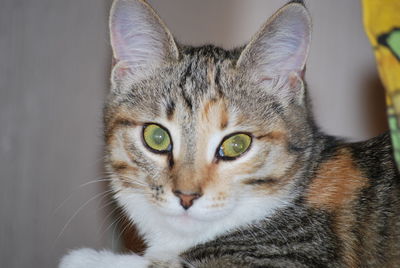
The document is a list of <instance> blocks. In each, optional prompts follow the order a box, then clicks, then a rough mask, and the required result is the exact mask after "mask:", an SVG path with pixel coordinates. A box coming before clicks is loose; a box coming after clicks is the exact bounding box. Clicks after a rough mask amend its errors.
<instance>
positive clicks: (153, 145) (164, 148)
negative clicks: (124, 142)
mask: <svg viewBox="0 0 400 268" xmlns="http://www.w3.org/2000/svg"><path fill="white" fill-rule="evenodd" d="M143 140H144V142H145V143H146V145H147V146H148V147H149V148H150V149H151V150H152V151H154V152H156V153H167V152H170V151H171V149H172V144H171V138H170V137H169V134H168V132H167V130H166V129H165V128H163V127H160V126H159V125H156V124H149V125H146V126H145V127H144V129H143Z"/></svg>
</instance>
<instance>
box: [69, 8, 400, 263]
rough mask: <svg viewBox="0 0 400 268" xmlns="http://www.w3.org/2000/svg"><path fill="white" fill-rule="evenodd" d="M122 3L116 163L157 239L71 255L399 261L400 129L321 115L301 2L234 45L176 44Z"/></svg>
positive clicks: (91, 259) (114, 170) (112, 137)
mask: <svg viewBox="0 0 400 268" xmlns="http://www.w3.org/2000/svg"><path fill="white" fill-rule="evenodd" d="M111 13H112V14H111V36H112V38H111V39H112V44H113V50H114V58H115V60H116V65H115V67H114V69H113V75H112V92H111V94H110V97H109V99H108V102H107V105H106V108H105V138H106V144H107V169H108V171H109V172H110V173H111V174H112V175H111V178H112V179H113V181H112V184H111V186H112V187H113V189H114V190H115V193H116V194H115V196H116V199H117V201H118V202H119V204H120V205H121V206H122V207H123V208H124V210H125V211H126V213H127V215H128V216H129V217H130V218H131V219H132V220H133V221H134V222H135V223H136V225H137V227H138V230H139V232H140V234H141V235H142V236H143V238H144V239H145V241H146V242H147V244H148V246H149V247H148V249H147V251H146V254H145V256H144V257H141V256H137V255H130V256H126V255H125V256H122V255H114V254H112V253H110V252H96V251H93V250H88V249H83V250H78V251H75V252H72V253H71V254H70V255H68V256H67V257H65V258H64V259H63V261H62V264H61V267H62V268H72V267H89V268H90V267H98V268H101V267H122V268H123V267H182V266H189V267H191V266H194V267H396V266H398V265H400V231H399V230H400V178H399V174H398V172H397V170H396V167H395V164H394V162H393V157H392V152H391V145H390V139H389V137H388V135H383V136H380V137H377V138H375V139H372V140H370V141H367V142H365V143H355V144H345V143H343V142H342V141H340V140H336V139H335V138H332V137H329V136H326V135H324V134H322V133H321V132H320V131H319V130H318V128H317V127H316V126H315V123H314V121H313V117H312V113H311V109H310V107H309V102H308V98H307V92H306V89H305V86H304V81H303V75H304V65H305V60H306V56H307V52H308V47H309V40H310V20H309V17H308V14H307V11H306V9H305V8H304V6H303V5H302V4H299V3H290V4H288V5H286V6H285V7H283V8H282V9H281V10H280V11H278V12H277V13H276V14H275V15H274V16H273V17H272V18H271V19H270V20H269V21H268V22H267V23H266V24H265V25H264V26H263V27H262V28H261V30H260V31H259V32H258V33H257V35H256V36H255V37H254V38H253V39H252V40H251V42H250V43H249V44H248V45H247V46H246V47H244V48H241V49H236V50H232V51H226V50H223V49H221V48H216V47H214V46H203V47H199V48H192V47H184V46H178V45H176V43H175V41H174V40H173V38H172V36H171V34H170V33H169V31H168V30H167V29H166V28H165V26H164V25H163V24H162V22H161V21H160V19H159V18H158V17H157V15H155V13H154V12H153V11H152V10H151V8H150V7H149V6H147V4H145V3H144V2H142V1H139V0H118V1H116V2H115V3H114V6H113V9H112V12H111ZM149 133H150V134H149ZM160 135H161V136H160ZM160 139H161V140H160ZM158 141H159V143H157V142H158ZM164 145H165V146H164ZM229 146H233V147H229ZM235 146H236V147H235ZM228 147H229V148H230V149H229V148H228ZM232 148H233V149H232Z"/></svg>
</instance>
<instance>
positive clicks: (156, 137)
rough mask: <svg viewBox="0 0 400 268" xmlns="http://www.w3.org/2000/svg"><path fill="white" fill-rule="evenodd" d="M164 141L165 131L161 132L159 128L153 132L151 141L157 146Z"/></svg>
mask: <svg viewBox="0 0 400 268" xmlns="http://www.w3.org/2000/svg"><path fill="white" fill-rule="evenodd" d="M164 140H165V131H164V130H162V129H161V128H157V129H155V130H154V132H153V141H154V143H156V144H157V145H160V144H162V143H163V142H164Z"/></svg>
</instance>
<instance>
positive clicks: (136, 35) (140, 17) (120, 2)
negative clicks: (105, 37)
mask: <svg viewBox="0 0 400 268" xmlns="http://www.w3.org/2000/svg"><path fill="white" fill-rule="evenodd" d="M110 36H111V45H112V49H113V57H114V63H115V67H114V71H113V72H114V73H117V74H118V77H121V76H122V77H123V76H124V75H125V74H126V73H128V72H129V73H130V74H133V75H139V73H141V74H140V75H142V74H143V73H145V72H146V71H148V70H150V69H151V68H154V67H157V66H160V65H162V64H163V63H164V62H166V61H168V60H174V59H177V58H178V54H179V53H178V48H177V46H176V44H175V42H174V39H173V37H172V35H171V33H170V32H169V31H168V29H167V28H166V27H165V26H164V23H163V22H162V21H161V19H160V18H159V17H158V15H157V14H156V13H155V12H154V10H153V9H152V8H151V7H150V6H149V5H148V4H147V3H146V2H144V1H142V0H115V1H114V3H113V5H112V8H111V14H110Z"/></svg>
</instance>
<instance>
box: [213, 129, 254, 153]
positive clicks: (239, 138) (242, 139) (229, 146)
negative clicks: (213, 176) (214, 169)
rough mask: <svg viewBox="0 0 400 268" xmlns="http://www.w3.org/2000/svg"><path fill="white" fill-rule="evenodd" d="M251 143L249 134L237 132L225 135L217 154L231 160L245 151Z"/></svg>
mask: <svg viewBox="0 0 400 268" xmlns="http://www.w3.org/2000/svg"><path fill="white" fill-rule="evenodd" d="M250 145H251V136H250V135H248V134H245V133H237V134H233V135H230V136H228V137H226V138H225V139H224V140H223V141H222V144H221V146H220V147H219V148H218V151H217V156H218V157H220V158H222V159H224V160H233V159H236V158H237V157H239V156H241V155H242V154H243V153H245V152H247V150H248V149H249V148H250Z"/></svg>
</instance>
